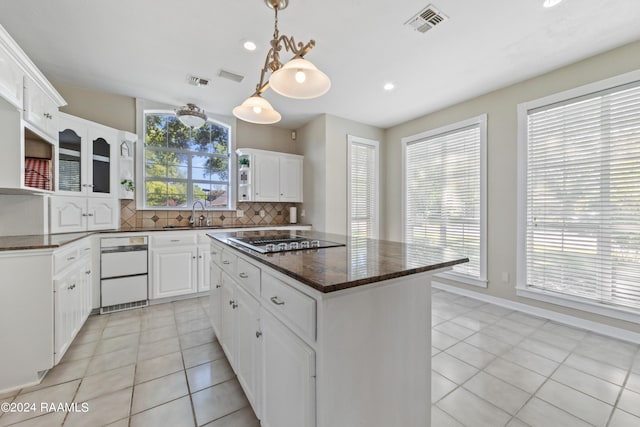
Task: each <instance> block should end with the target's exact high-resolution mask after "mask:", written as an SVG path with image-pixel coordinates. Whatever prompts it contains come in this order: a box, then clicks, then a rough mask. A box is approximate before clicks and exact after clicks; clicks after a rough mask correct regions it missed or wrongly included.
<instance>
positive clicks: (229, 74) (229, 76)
mask: <svg viewBox="0 0 640 427" xmlns="http://www.w3.org/2000/svg"><path fill="white" fill-rule="evenodd" d="M218 76H219V77H222V78H223V79H229V80H233V81H234V82H236V83H240V82H241V81H242V80H243V79H244V76H241V75H240V74H236V73H232V72H231V71H227V70H220V72H219V73H218Z"/></svg>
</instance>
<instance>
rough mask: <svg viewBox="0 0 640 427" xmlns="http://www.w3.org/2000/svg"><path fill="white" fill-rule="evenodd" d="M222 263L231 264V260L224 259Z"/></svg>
mask: <svg viewBox="0 0 640 427" xmlns="http://www.w3.org/2000/svg"><path fill="white" fill-rule="evenodd" d="M222 263H223V264H225V265H229V264H231V261H229V260H227V259H225V260H224V261H222Z"/></svg>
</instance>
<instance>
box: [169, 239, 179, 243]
mask: <svg viewBox="0 0 640 427" xmlns="http://www.w3.org/2000/svg"><path fill="white" fill-rule="evenodd" d="M179 241H180V239H171V240H170V242H173V243H177V242H179Z"/></svg>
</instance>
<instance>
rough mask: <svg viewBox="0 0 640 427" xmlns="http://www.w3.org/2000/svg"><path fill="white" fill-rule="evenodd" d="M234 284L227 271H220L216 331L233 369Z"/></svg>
mask: <svg viewBox="0 0 640 427" xmlns="http://www.w3.org/2000/svg"><path fill="white" fill-rule="evenodd" d="M234 288H235V285H234V283H233V279H231V277H229V275H228V274H227V273H224V272H223V273H222V287H221V288H220V319H221V320H220V330H219V331H216V334H217V335H218V341H219V342H220V346H221V347H222V349H223V350H224V352H225V354H226V355H227V358H228V359H229V363H231V366H233V367H234V369H235V352H234V349H235V345H234V333H233V331H234V327H235V321H234V320H235V319H234V304H235V303H236V302H235V300H234V294H235V290H234Z"/></svg>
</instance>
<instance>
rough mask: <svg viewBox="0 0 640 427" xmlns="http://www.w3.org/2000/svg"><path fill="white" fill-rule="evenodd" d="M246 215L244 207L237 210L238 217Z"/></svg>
mask: <svg viewBox="0 0 640 427" xmlns="http://www.w3.org/2000/svg"><path fill="white" fill-rule="evenodd" d="M243 216H244V211H243V210H242V209H238V210H237V211H236V217H237V218H242V217H243Z"/></svg>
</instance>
